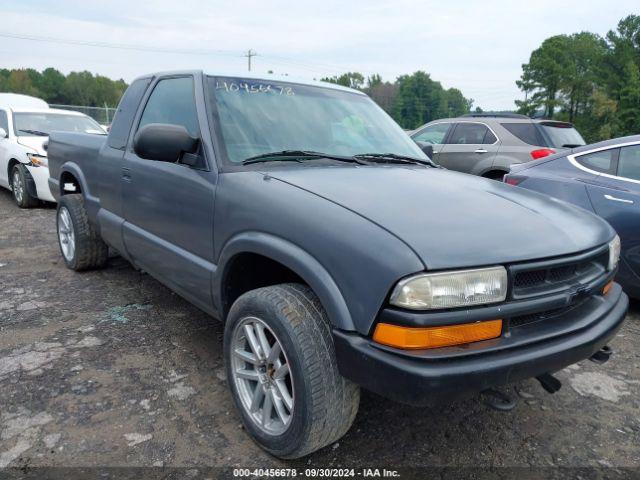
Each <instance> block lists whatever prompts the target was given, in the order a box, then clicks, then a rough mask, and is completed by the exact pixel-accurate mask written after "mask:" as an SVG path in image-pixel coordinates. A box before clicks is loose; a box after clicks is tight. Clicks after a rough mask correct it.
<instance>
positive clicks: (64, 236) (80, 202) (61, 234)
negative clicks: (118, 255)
mask: <svg viewBox="0 0 640 480" xmlns="http://www.w3.org/2000/svg"><path fill="white" fill-rule="evenodd" d="M56 230H57V232H58V244H59V246H60V253H61V254H62V258H63V259H64V263H65V264H66V265H67V267H68V268H70V269H71V270H76V271H81V270H89V269H94V268H101V267H103V266H104V265H105V264H106V263H107V259H108V257H109V248H108V247H107V244H106V243H104V241H102V238H100V234H99V233H98V232H97V231H96V229H95V227H94V226H93V225H92V224H91V223H90V222H89V217H88V216H87V210H86V208H85V206H84V199H83V198H82V195H81V194H73V195H63V196H62V197H61V198H60V202H59V203H58V208H57V211H56Z"/></svg>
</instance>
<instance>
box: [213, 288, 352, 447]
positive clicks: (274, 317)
mask: <svg viewBox="0 0 640 480" xmlns="http://www.w3.org/2000/svg"><path fill="white" fill-rule="evenodd" d="M224 356H225V361H226V372H227V379H228V382H229V386H230V388H231V392H232V395H233V399H234V402H235V404H236V407H237V408H238V410H239V411H240V414H241V416H242V422H243V424H244V426H245V429H246V430H247V431H248V432H249V434H250V435H251V436H252V437H253V439H254V440H255V441H256V442H257V443H258V445H260V446H261V447H262V448H263V449H265V450H267V451H268V452H270V453H271V454H273V455H275V456H277V457H281V458H298V457H301V456H304V455H307V454H309V453H311V452H313V451H315V450H318V449H320V448H322V447H324V446H326V445H329V444H330V443H333V442H335V441H336V440H338V439H339V438H340V437H342V436H343V435H344V434H345V433H346V432H347V430H349V428H350V427H351V424H352V423H353V420H354V418H355V416H356V413H357V411H358V404H359V401H360V389H359V387H358V386H357V385H356V384H354V383H352V382H350V381H349V380H347V379H346V378H344V377H342V376H341V375H340V373H339V372H338V367H337V363H336V357H335V351H334V346H333V340H332V337H331V330H330V327H329V321H328V319H327V316H326V313H325V312H324V309H323V308H322V306H321V305H320V302H319V300H318V299H317V297H316V296H315V295H314V293H313V292H312V291H311V290H310V289H309V288H308V287H306V286H304V285H299V284H283V285H276V286H271V287H265V288H260V289H257V290H252V291H250V292H248V293H245V294H244V295H242V296H241V297H240V298H238V300H236V302H235V303H234V304H233V306H232V307H231V310H230V311H229V315H228V317H227V322H226V325H225V332H224Z"/></svg>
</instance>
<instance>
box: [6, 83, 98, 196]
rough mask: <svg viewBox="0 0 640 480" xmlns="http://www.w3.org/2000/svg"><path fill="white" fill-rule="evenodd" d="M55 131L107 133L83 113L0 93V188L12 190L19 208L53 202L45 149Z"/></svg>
mask: <svg viewBox="0 0 640 480" xmlns="http://www.w3.org/2000/svg"><path fill="white" fill-rule="evenodd" d="M54 130H57V131H63V132H80V133H94V134H100V135H104V134H105V133H106V132H105V131H104V129H103V128H102V127H101V126H100V125H99V124H98V123H97V122H95V121H94V120H93V119H92V118H90V117H88V116H86V115H84V114H82V113H79V112H72V111H68V110H56V109H53V108H49V105H47V103H46V102H45V101H44V100H41V99H39V98H35V97H29V96H27V95H19V94H14V93H0V186H2V187H5V188H8V189H10V190H12V192H13V198H14V200H15V202H16V203H17V204H18V206H19V207H21V208H29V207H34V206H36V205H38V203H39V200H44V201H47V202H55V199H54V197H53V196H52V195H51V192H50V190H49V184H48V180H49V168H48V163H47V152H46V150H45V147H44V145H45V143H46V142H47V140H48V138H49V133H50V132H52V131H54Z"/></svg>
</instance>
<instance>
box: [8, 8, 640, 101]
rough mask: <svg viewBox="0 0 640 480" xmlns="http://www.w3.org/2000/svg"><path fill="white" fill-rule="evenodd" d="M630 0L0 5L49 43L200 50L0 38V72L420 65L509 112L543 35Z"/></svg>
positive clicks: (387, 74)
mask: <svg viewBox="0 0 640 480" xmlns="http://www.w3.org/2000/svg"><path fill="white" fill-rule="evenodd" d="M634 9H636V5H635V1H634V2H631V1H629V0H620V1H618V2H615V3H614V4H612V3H611V2H607V1H597V2H582V1H577V0H568V1H565V2H557V1H556V0H538V1H536V2H513V1H507V0H497V1H493V2H491V3H488V2H480V1H471V0H458V1H455V2H443V1H442V0H439V1H410V0H395V1H375V0H368V1H365V0H352V1H349V2H345V1H344V0H340V1H339V0H325V1H323V2H300V1H298V2H294V1H284V0H271V1H269V2H265V1H255V0H235V1H220V0H218V1H205V0H182V1H180V2H175V1H169V0H158V1H153V2H151V1H142V2H132V1H130V0H128V1H125V0H113V1H110V2H106V3H105V2H99V3H95V2H93V3H92V2H86V1H71V0H61V1H58V2H56V3H55V4H49V5H42V2H37V1H36V0H22V1H21V2H12V3H11V4H7V5H4V6H3V7H2V11H3V20H4V21H3V27H2V29H3V30H4V31H9V32H12V33H29V34H33V35H40V36H46V37H54V38H67V39H73V40H83V41H98V42H108V43H122V44H133V45H141V46H148V47H151V48H156V49H170V50H172V51H175V50H190V51H199V52H202V51H208V52H209V53H208V54H202V53H201V54H177V53H171V54H163V53H154V52H140V51H131V50H117V49H107V48H96V47H88V46H79V45H62V44H54V43H43V42H36V41H27V40H17V39H7V38H3V39H2V40H1V41H0V53H1V55H0V66H1V67H5V68H7V67H9V68H10V67H35V68H45V67H47V66H54V67H56V68H59V69H61V70H63V71H65V72H66V71H70V70H84V69H87V70H90V71H93V72H97V73H101V74H104V75H108V76H110V77H114V78H119V77H123V78H124V79H125V80H131V79H132V78H134V77H135V76H137V75H140V74H142V73H146V72H149V71H156V70H170V69H184V68H202V69H204V70H208V71H216V70H223V71H229V70H238V71H243V70H244V69H245V68H246V59H245V58H243V56H242V54H243V52H244V51H246V50H247V49H249V48H252V49H254V50H256V51H257V52H258V53H259V56H258V57H257V58H254V65H255V69H256V70H257V71H267V70H274V71H276V72H279V73H289V74H292V75H296V76H303V77H307V78H314V77H315V78H319V77H321V76H325V75H334V74H337V73H340V72H344V71H360V72H363V73H365V74H371V73H375V72H379V73H381V74H382V76H383V77H384V78H386V79H389V80H392V79H393V78H395V77H396V76H397V75H400V74H402V73H411V72H413V71H416V70H424V71H427V72H429V73H430V74H431V76H432V78H434V79H435V80H439V81H441V82H442V83H443V85H444V86H445V87H457V88H460V89H461V90H462V91H463V93H464V94H465V95H466V96H469V97H472V98H474V99H475V100H476V105H480V106H482V107H483V108H485V109H490V108H495V109H503V108H512V107H513V100H514V99H515V98H520V97H521V94H520V93H519V91H518V89H517V88H516V86H515V81H516V80H517V78H518V77H519V75H520V72H521V64H522V63H524V62H526V61H527V59H528V57H529V54H530V53H531V51H532V50H533V49H534V48H536V47H537V46H538V45H539V44H540V43H541V42H542V40H544V39H545V38H547V37H549V36H551V35H554V34H559V33H573V32H577V31H581V30H590V31H594V32H596V33H600V34H604V33H606V31H607V30H609V29H611V28H615V25H616V24H617V22H618V21H619V20H620V19H621V18H622V17H624V16H626V15H627V14H629V13H630V12H633V11H634Z"/></svg>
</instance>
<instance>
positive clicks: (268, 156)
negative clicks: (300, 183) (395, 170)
mask: <svg viewBox="0 0 640 480" xmlns="http://www.w3.org/2000/svg"><path fill="white" fill-rule="evenodd" d="M301 158H307V159H312V160H314V159H323V158H327V159H329V160H338V161H339V162H347V163H358V164H360V165H364V164H365V163H364V162H361V161H360V160H358V159H357V158H355V157H349V156H342V155H333V154H331V153H322V152H314V151H309V150H282V151H280V152H269V153H262V154H260V155H255V156H253V157H249V158H247V159H246V160H244V161H243V162H242V165H250V164H252V163H261V162H300V159H301Z"/></svg>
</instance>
